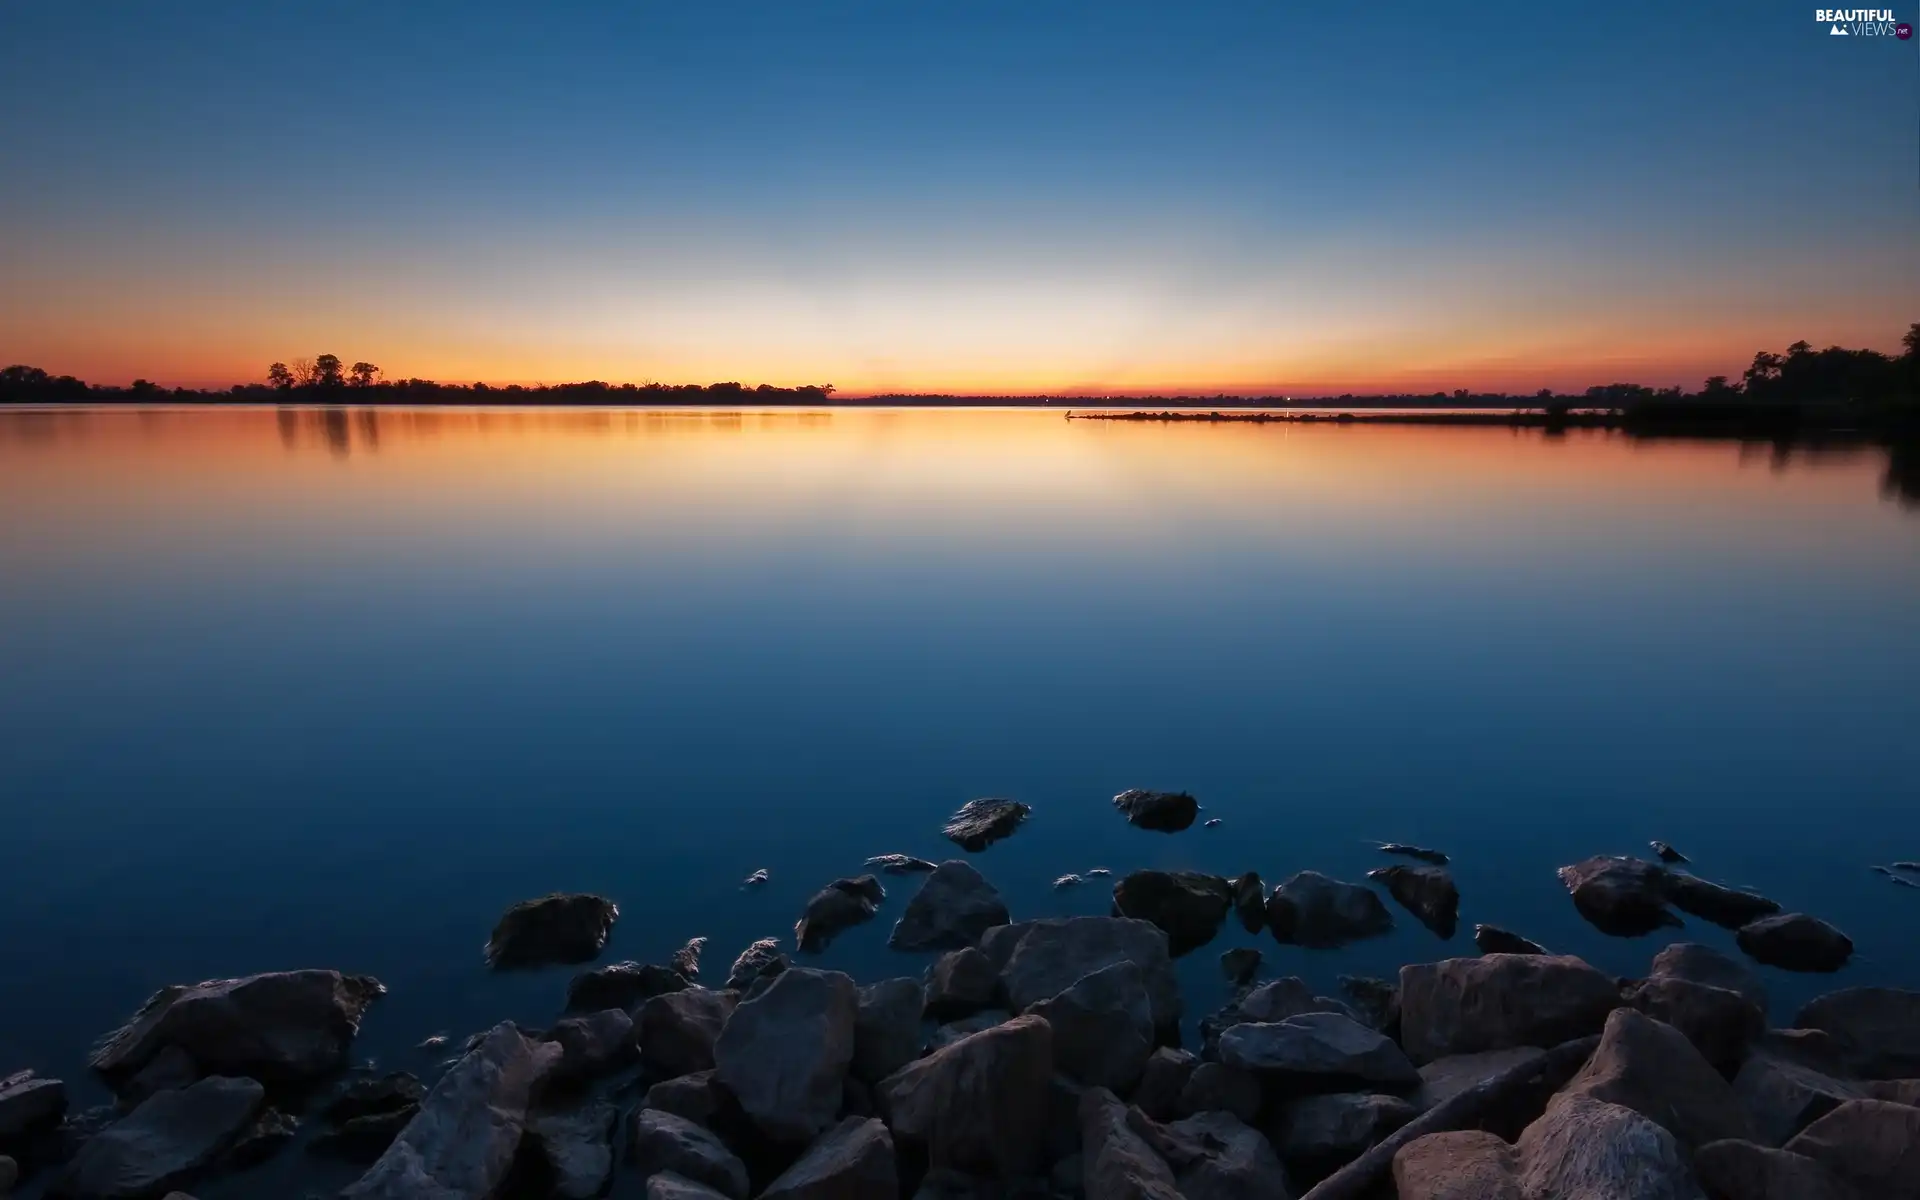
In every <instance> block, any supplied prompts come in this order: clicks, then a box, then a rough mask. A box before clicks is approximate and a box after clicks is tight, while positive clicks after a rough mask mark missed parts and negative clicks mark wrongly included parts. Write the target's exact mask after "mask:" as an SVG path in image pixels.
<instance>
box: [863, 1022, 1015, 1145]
mask: <svg viewBox="0 0 1920 1200" xmlns="http://www.w3.org/2000/svg"><path fill="white" fill-rule="evenodd" d="M1052 1080H1053V1030H1052V1028H1051V1027H1050V1026H1048V1024H1047V1023H1046V1021H1044V1020H1042V1019H1041V1018H1039V1017H1033V1016H1026V1017H1016V1018H1014V1019H1013V1020H1011V1021H1008V1022H1007V1023H1006V1024H1004V1025H998V1026H995V1027H994V1028H992V1029H989V1030H986V1031H984V1032H982V1033H976V1034H974V1035H973V1036H971V1037H968V1038H963V1039H961V1040H960V1041H957V1042H955V1043H953V1044H952V1045H950V1046H947V1047H945V1048H944V1049H941V1050H937V1051H935V1052H934V1053H932V1054H930V1055H928V1056H927V1057H925V1058H922V1059H918V1060H916V1061H914V1062H912V1063H909V1064H907V1065H906V1066H905V1067H903V1068H901V1069H900V1070H899V1071H897V1072H895V1073H894V1074H892V1075H889V1076H888V1077H887V1078H885V1079H883V1080H881V1081H880V1083H879V1085H878V1086H876V1087H875V1088H874V1101H875V1103H876V1105H877V1107H878V1108H879V1110H880V1114H881V1116H882V1117H883V1118H885V1120H886V1122H887V1126H888V1128H889V1129H891V1130H892V1131H893V1137H894V1141H895V1143H896V1145H899V1146H902V1147H911V1148H912V1149H913V1151H914V1152H915V1153H917V1154H922V1155H925V1156H926V1160H927V1162H928V1163H929V1165H931V1166H936V1167H951V1168H953V1169H955V1170H959V1171H966V1172H969V1173H971V1174H975V1175H983V1176H992V1177H994V1178H997V1179H1003V1180H1006V1179H1019V1178H1024V1177H1027V1176H1030V1175H1033V1174H1034V1173H1035V1172H1037V1171H1039V1170H1040V1169H1041V1167H1042V1166H1043V1165H1044V1164H1043V1161H1042V1157H1041V1154H1042V1148H1043V1146H1044V1144H1045V1140H1046V1133H1047V1112H1048V1099H1049V1095H1050V1093H1051V1087H1052Z"/></svg>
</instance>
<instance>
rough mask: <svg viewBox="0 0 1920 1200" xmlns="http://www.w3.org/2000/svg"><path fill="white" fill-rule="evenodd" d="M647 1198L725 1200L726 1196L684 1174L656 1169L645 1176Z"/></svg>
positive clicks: (659, 1199)
mask: <svg viewBox="0 0 1920 1200" xmlns="http://www.w3.org/2000/svg"><path fill="white" fill-rule="evenodd" d="M647 1200H727V1197H726V1196H725V1194H724V1193H721V1192H716V1191H714V1190H713V1189H712V1188H710V1187H708V1186H707V1185H706V1184H704V1183H695V1182H694V1181H693V1180H691V1179H688V1178H687V1177H686V1176H684V1175H676V1174H674V1173H673V1172H672V1171H657V1172H655V1173H654V1174H652V1175H649V1176H647Z"/></svg>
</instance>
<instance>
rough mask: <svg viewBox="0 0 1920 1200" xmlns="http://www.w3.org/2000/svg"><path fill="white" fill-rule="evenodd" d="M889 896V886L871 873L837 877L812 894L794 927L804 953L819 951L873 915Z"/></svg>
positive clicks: (796, 944) (794, 935)
mask: <svg viewBox="0 0 1920 1200" xmlns="http://www.w3.org/2000/svg"><path fill="white" fill-rule="evenodd" d="M886 898H887V890H886V889H885V888H883V887H881V886H880V881H879V880H878V879H876V878H874V877H873V876H872V875H862V876H860V877H859V878H857V879H836V880H834V881H833V882H832V883H829V884H828V885H827V886H826V887H823V888H821V889H820V890H819V891H817V892H815V893H814V894H813V898H812V899H811V900H808V901H807V908H806V911H805V912H804V913H803V914H801V917H800V920H799V921H798V922H796V923H795V924H794V927H793V941H794V945H795V946H797V947H798V948H799V950H800V952H801V953H802V954H818V953H820V952H821V951H822V950H825V949H826V948H827V947H828V946H829V945H830V944H832V942H833V939H834V938H835V937H838V936H839V935H840V934H841V933H843V932H845V931H846V930H849V929H851V928H853V927H854V926H855V925H858V924H861V923H862V922H864V921H867V920H869V919H871V918H872V916H873V914H874V913H876V912H878V911H879V910H880V904H881V902H882V901H884V900H885V899H886Z"/></svg>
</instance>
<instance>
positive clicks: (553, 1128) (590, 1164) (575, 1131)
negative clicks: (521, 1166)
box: [527, 1104, 620, 1200]
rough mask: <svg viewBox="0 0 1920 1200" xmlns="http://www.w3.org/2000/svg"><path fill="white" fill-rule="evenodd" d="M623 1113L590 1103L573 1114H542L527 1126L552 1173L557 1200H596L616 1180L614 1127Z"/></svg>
mask: <svg viewBox="0 0 1920 1200" xmlns="http://www.w3.org/2000/svg"><path fill="white" fill-rule="evenodd" d="M619 1120H620V1110H619V1109H617V1108H615V1107H614V1106H613V1105H611V1104H589V1105H587V1106H586V1107H584V1108H578V1109H574V1110H572V1111H570V1112H558V1113H542V1114H541V1115H539V1116H536V1117H534V1118H533V1119H532V1120H530V1121H529V1122H528V1123H527V1132H528V1133H530V1134H531V1135H532V1136H533V1138H534V1140H535V1141H536V1142H537V1143H538V1145H539V1147H540V1152H541V1153H542V1154H544V1155H545V1156H546V1159H547V1165H548V1166H549V1167H550V1168H552V1171H553V1192H552V1195H553V1197H554V1198H555V1200H593V1197H595V1196H599V1195H602V1194H604V1193H605V1192H606V1190H607V1185H608V1184H609V1183H611V1182H612V1181H613V1127H614V1125H615V1124H616V1123H618V1121H619Z"/></svg>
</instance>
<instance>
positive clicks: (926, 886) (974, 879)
mask: <svg viewBox="0 0 1920 1200" xmlns="http://www.w3.org/2000/svg"><path fill="white" fill-rule="evenodd" d="M1006 923H1007V902H1006V901H1005V900H1004V899H1002V898H1001V896H1000V893H999V892H998V891H996V890H995V889H994V886H993V885H992V884H990V883H988V882H987V880H986V877H985V876H983V875H981V874H980V872H979V871H976V870H975V869H974V868H973V865H972V864H971V863H968V862H966V861H965V860H963V859H958V858H954V859H948V860H947V861H946V862H943V863H941V864H940V865H939V867H937V868H935V870H934V871H933V873H932V874H931V875H928V876H927V878H926V881H925V882H923V883H922V884H921V885H920V890H919V891H918V892H916V893H914V896H913V899H911V900H909V901H907V908H906V912H905V913H904V914H902V915H901V917H900V920H899V921H897V922H896V923H895V924H894V927H893V934H892V936H890V937H889V938H888V939H887V945H889V946H891V947H893V948H894V949H895V950H910V951H911V950H957V949H959V948H960V947H962V946H973V945H977V944H979V942H980V939H981V938H982V937H983V936H985V934H986V933H987V931H988V930H990V929H993V928H995V927H996V926H1003V925H1005V924H1006Z"/></svg>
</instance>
